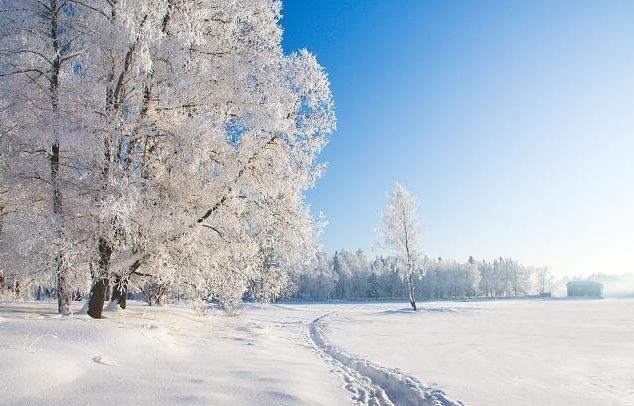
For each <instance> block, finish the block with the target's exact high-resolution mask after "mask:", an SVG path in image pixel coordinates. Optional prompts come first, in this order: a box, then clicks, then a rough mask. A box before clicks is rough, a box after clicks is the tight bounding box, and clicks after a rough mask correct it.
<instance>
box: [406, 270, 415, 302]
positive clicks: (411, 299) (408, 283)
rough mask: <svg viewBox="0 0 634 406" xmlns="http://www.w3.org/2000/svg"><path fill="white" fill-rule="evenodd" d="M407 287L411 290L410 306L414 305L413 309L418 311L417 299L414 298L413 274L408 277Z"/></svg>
mask: <svg viewBox="0 0 634 406" xmlns="http://www.w3.org/2000/svg"><path fill="white" fill-rule="evenodd" d="M407 285H408V286H407V288H408V290H409V304H411V305H412V309H414V310H416V297H415V296H414V291H415V289H414V278H413V276H412V273H411V272H410V274H409V276H408V277H407Z"/></svg>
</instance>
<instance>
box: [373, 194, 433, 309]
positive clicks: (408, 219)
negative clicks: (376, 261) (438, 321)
mask: <svg viewBox="0 0 634 406" xmlns="http://www.w3.org/2000/svg"><path fill="white" fill-rule="evenodd" d="M416 210H417V203H416V199H415V198H414V197H413V196H412V195H411V194H410V193H409V191H408V190H407V189H406V188H405V187H404V186H403V185H401V184H400V183H396V185H395V186H394V189H393V190H392V192H391V193H390V194H389V195H388V201H387V205H386V206H385V208H384V209H383V211H382V217H383V224H382V226H381V227H380V228H379V234H380V237H381V239H382V242H383V244H384V246H385V247H387V248H389V249H392V250H394V251H395V252H396V253H397V255H398V256H399V257H400V259H401V261H402V262H403V264H404V265H405V278H406V279H407V287H408V295H409V302H410V304H411V306H412V309H414V310H416V294H415V292H416V290H415V285H414V272H415V270H416V264H417V260H418V258H419V249H420V245H421V243H422V239H423V233H422V227H421V224H420V220H419V218H418V216H417V214H416Z"/></svg>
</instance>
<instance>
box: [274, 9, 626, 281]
mask: <svg viewBox="0 0 634 406" xmlns="http://www.w3.org/2000/svg"><path fill="white" fill-rule="evenodd" d="M283 15H284V17H283V20H282V25H283V27H284V30H285V32H284V48H285V50H286V51H287V52H290V51H292V50H297V49H299V48H303V47H306V48H307V49H309V50H310V51H312V52H314V53H315V54H317V58H318V60H319V61H320V63H321V64H322V65H323V66H325V68H326V70H327V71H328V73H329V75H330V79H331V82H332V89H333V93H334V97H335V104H336V111H337V118H338V128H337V132H336V133H335V134H334V135H333V137H332V141H331V143H330V144H329V145H328V147H327V148H326V149H325V150H324V153H323V154H322V159H323V160H324V161H327V162H329V168H328V171H327V172H326V175H325V176H324V178H323V179H321V180H320V181H319V183H318V185H317V187H316V188H315V189H314V190H312V191H310V193H309V196H308V197H309V201H310V203H311V205H312V209H313V211H315V212H316V211H323V212H324V214H325V215H326V217H327V218H328V220H329V225H328V227H327V229H326V232H325V234H324V235H323V243H324V245H325V248H326V250H327V251H329V252H334V251H335V250H337V249H342V248H345V249H357V248H361V249H364V250H365V251H367V252H368V253H369V254H370V255H373V254H374V253H375V251H373V250H372V246H373V243H374V242H375V241H376V234H375V232H374V230H375V228H376V227H377V226H378V225H379V222H380V215H379V212H380V210H381V208H382V206H383V205H384V204H385V201H386V194H387V192H388V191H389V190H390V189H391V188H392V187H393V185H394V183H395V182H396V181H400V182H402V183H403V184H405V186H406V187H407V188H408V189H410V191H411V192H412V193H413V194H414V195H415V196H416V197H417V198H418V200H419V205H420V214H421V216H422V218H423V222H424V229H425V243H424V246H423V251H424V253H425V254H427V255H429V256H433V257H437V256H442V257H446V258H456V259H460V260H466V259H467V258H468V257H469V255H473V256H474V257H476V258H488V259H492V258H494V257H499V256H504V257H512V258H514V259H517V260H519V261H520V262H522V263H525V264H530V265H550V266H551V267H552V269H553V271H554V272H555V273H556V274H558V275H585V274H589V273H592V272H604V273H634V2H633V1H622V2H616V1H598V0H597V1H583V0H582V1H523V2H520V1H467V0H464V1H454V0H452V1H440V0H438V1H433V2H432V1H422V0H421V1H419V0H411V1H406V0H399V1H388V0H385V1H370V0H315V1H304V0H286V1H285V2H284V8H283Z"/></svg>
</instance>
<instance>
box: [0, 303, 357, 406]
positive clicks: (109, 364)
mask: <svg viewBox="0 0 634 406" xmlns="http://www.w3.org/2000/svg"><path fill="white" fill-rule="evenodd" d="M54 307H55V306H54V305H52V306H49V305H47V304H42V303H27V304H0V317H2V320H3V321H2V323H0V365H1V366H2V373H1V374H0V388H3V390H2V392H3V393H2V397H0V404H2V405H16V406H17V405H25V404H28V405H45V404H46V405H51V404H53V405H58V404H59V405H61V404H82V405H106V404H119V405H157V404H168V405H181V404H182V405H255V404H257V405H346V404H353V402H352V400H351V398H350V395H349V393H348V392H347V391H346V390H345V389H344V388H342V387H341V383H340V381H339V379H338V376H337V375H336V374H333V373H331V372H330V369H329V368H327V367H326V366H325V364H324V363H323V362H322V361H321V359H319V357H316V356H315V354H314V353H313V352H312V351H311V349H310V346H309V344H308V342H307V341H306V339H305V329H306V324H305V322H304V321H305V320H309V316H308V315H307V313H309V312H301V313H298V312H293V311H288V310H284V309H279V308H277V307H275V306H247V307H245V308H243V309H241V310H240V314H238V315H237V316H226V315H223V314H222V313H220V312H213V314H212V315H211V316H209V317H206V318H200V317H198V316H197V315H195V314H194V313H193V311H192V310H191V308H188V307H185V306H162V307H148V306H145V305H143V304H140V303H134V302H133V303H132V304H129V306H128V310H125V311H122V312H114V313H107V317H108V318H107V319H103V320H94V319H90V318H89V317H88V316H85V315H78V314H75V315H74V316H68V317H62V318H56V319H53V318H50V317H48V316H51V315H52V313H51V312H52V311H54V309H53V308H54ZM80 307H81V304H76V308H77V309H79V308H80ZM282 315H283V316H282ZM47 334H51V335H55V336H57V337H58V338H57V339H54V338H51V337H50V336H47ZM27 336H28V338H27ZM38 337H40V338H39V340H38V341H37V342H36V343H35V344H33V345H32V346H30V344H31V342H32V341H33V340H34V339H37V338H38ZM25 339H26V341H25ZM29 346H30V348H29ZM9 371H10V372H9ZM4 388H11V389H10V390H4Z"/></svg>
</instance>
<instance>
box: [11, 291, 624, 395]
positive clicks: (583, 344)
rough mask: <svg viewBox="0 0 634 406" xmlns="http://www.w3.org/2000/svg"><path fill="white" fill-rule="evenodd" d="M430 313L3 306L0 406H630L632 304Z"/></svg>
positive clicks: (497, 305)
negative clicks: (199, 312) (99, 315)
mask: <svg viewBox="0 0 634 406" xmlns="http://www.w3.org/2000/svg"><path fill="white" fill-rule="evenodd" d="M79 307H80V306H78V307H77V310H78V309H79ZM421 307H422V309H421V310H419V311H418V312H416V313H414V312H412V311H410V310H408V309H407V308H406V306H405V305H403V304H394V303H382V304H305V305H304V304H302V305H300V304H284V305H270V306H255V305H245V306H243V307H241V308H240V309H239V311H238V314H237V315H235V316H227V315H224V314H222V313H219V312H212V314H211V315H209V316H207V317H205V318H200V317H198V316H196V315H195V314H194V313H193V312H192V310H191V309H189V308H187V307H185V306H179V305H174V306H166V307H159V308H156V307H152V308H149V307H146V306H144V305H142V304H137V303H132V304H131V306H130V308H129V309H128V310H126V311H125V312H122V311H114V312H109V313H108V316H109V318H108V319H105V320H92V319H89V318H87V316H84V315H75V316H71V317H59V316H57V315H56V314H54V313H53V310H54V307H53V306H52V305H49V304H47V303H22V304H8V303H3V304H0V368H1V369H0V388H1V389H2V391H1V393H2V395H0V404H2V405H26V404H29V405H44V404H46V405H58V404H81V405H106V404H113V402H116V403H115V404H118V405H156V404H166V405H172V404H175V405H354V404H361V405H399V406H400V405H430V406H459V405H463V404H464V405H468V406H473V405H476V406H477V405H481V406H496V405H500V406H502V405H504V406H508V405H519V406H524V405H526V406H528V405H531V406H532V405H544V406H548V405H566V406H574V405H580V406H581V405H598V406H601V405H611V406H614V405H617V406H619V405H624V406H625V405H630V406H631V405H634V372H633V371H634V368H633V367H632V365H633V364H632V360H633V359H634V339H633V337H634V300H578V301H576V300H544V301H536V300H530V301H529V300H513V301H498V302H477V303H458V302H438V303H431V304H429V303H423V304H422V306H421Z"/></svg>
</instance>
